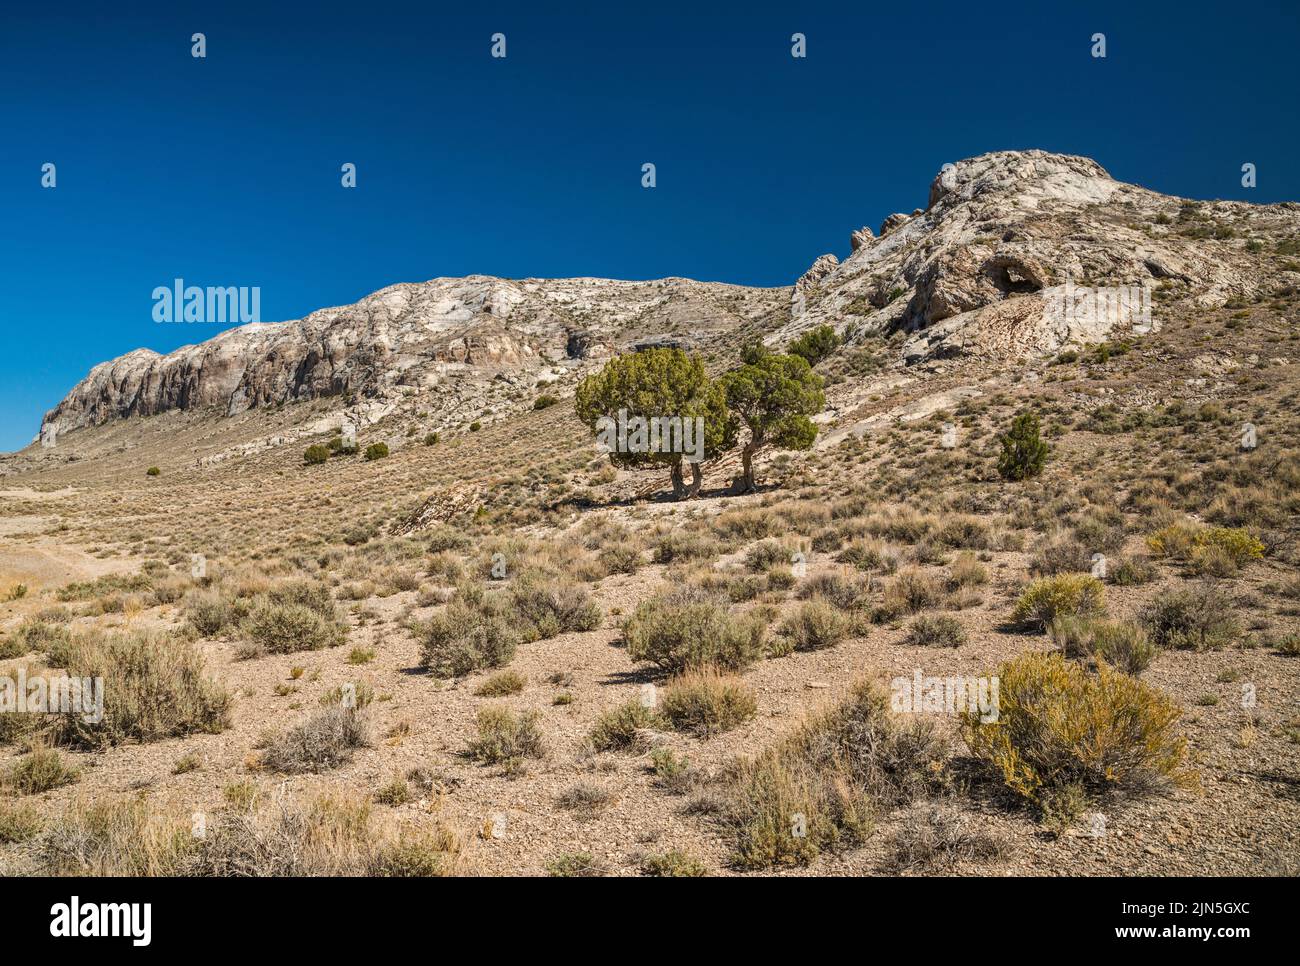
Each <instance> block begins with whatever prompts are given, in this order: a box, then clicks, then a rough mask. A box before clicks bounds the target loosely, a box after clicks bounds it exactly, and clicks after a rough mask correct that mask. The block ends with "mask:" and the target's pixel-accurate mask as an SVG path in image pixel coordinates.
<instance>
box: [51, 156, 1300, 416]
mask: <svg viewBox="0 0 1300 966" xmlns="http://www.w3.org/2000/svg"><path fill="white" fill-rule="evenodd" d="M925 201H926V206H925V208H924V209H922V208H917V209H915V210H914V211H913V212H912V213H911V214H903V213H897V214H891V215H889V216H888V217H886V218H884V220H883V222H882V223H881V225H880V227H879V229H878V231H873V230H872V229H871V228H869V227H863V228H860V229H858V230H856V231H854V232H852V234H851V236H850V253H849V254H848V256H847V257H846V258H845V259H844V260H843V261H840V260H839V258H838V257H837V256H836V255H834V254H826V255H822V256H821V257H819V258H817V259H816V260H815V261H814V262H813V264H812V266H811V267H810V268H809V269H808V271H807V272H805V273H804V274H803V276H802V277H800V278H799V279H798V281H797V282H796V283H795V284H794V286H793V287H790V288H777V289H753V288H746V287H743V286H734V285H724V284H714V283H702V282H694V281H690V280H687V279H661V280H657V281H648V282H624V281H613V280H609V279H595V278H577V279H560V280H542V279H525V280H519V281H514V280H507V279H500V278H491V277H487V276H470V277H468V278H460V279H449V278H440V279H434V280H433V281H429V282H424V283H420V284H402V285H394V286H392V287H390V288H386V289H383V290H382V291H379V292H376V293H374V294H373V295H370V296H368V297H366V298H364V299H362V300H361V301H360V302H357V303H356V304H355V305H349V306H344V307H340V308H328V309H321V310H320V311H317V312H313V313H312V314H311V315H309V316H307V317H306V318H304V319H299V320H296V321H291V322H281V323H274V324H265V323H254V324H250V325H245V326H241V327H239V328H235V329H231V330H229V331H227V332H224V333H222V334H221V335H219V336H217V337H216V338H213V339H210V340H208V341H207V342H203V343H200V344H198V345H193V346H186V347H184V348H181V349H178V350H176V351H175V352H172V353H169V354H167V355H159V354H157V353H155V352H151V351H149V350H147V349H138V350H136V351H134V352H131V353H128V354H126V355H124V356H121V357H120V358H118V359H114V360H112V361H110V362H105V363H103V364H101V365H99V366H96V367H95V368H94V369H92V370H91V372H90V374H89V375H88V376H87V377H86V378H85V379H83V380H82V381H81V382H80V383H78V384H77V385H76V386H75V387H74V388H73V390H72V391H71V392H70V393H69V394H68V396H67V397H66V398H65V399H64V400H63V401H62V402H61V403H59V405H58V406H57V407H55V409H54V410H52V411H51V412H50V413H49V414H47V416H46V417H45V420H44V423H43V425H42V433H43V434H51V435H53V436H55V437H57V436H58V435H61V434H63V433H65V432H67V431H69V430H74V429H78V428H81V427H85V426H94V425H99V424H102V423H105V422H107V421H109V420H113V419H118V418H122V417H128V416H134V415H150V414H155V413H160V412H164V411H167V410H197V409H202V410H211V411H212V412H214V413H218V414H223V415H233V414H236V413H239V412H242V411H244V410H248V409H252V408H254V407H263V406H272V405H278V404H282V403H287V402H293V401H297V400H304V399H315V398H320V397H338V398H339V399H340V400H342V401H343V402H344V404H345V405H346V406H347V407H349V409H350V412H351V414H352V415H353V416H354V417H355V418H359V419H361V420H363V421H373V420H375V419H378V418H382V417H383V416H384V415H386V414H387V413H389V412H391V411H392V410H393V409H394V408H395V407H396V406H399V405H401V403H402V400H404V399H409V398H410V397H412V396H423V398H424V399H425V400H429V399H431V398H433V399H436V400H437V405H436V406H433V407H432V408H436V409H440V410H446V411H447V412H448V413H449V414H454V415H455V417H456V418H466V417H470V418H474V417H476V416H477V415H491V414H492V413H493V412H496V411H500V410H501V409H502V408H503V407H506V406H507V405H508V403H507V400H508V399H510V398H514V399H516V400H519V399H520V393H519V392H518V391H517V390H518V389H519V388H520V387H533V386H535V385H537V384H538V383H547V382H554V381H557V380H563V378H564V377H565V376H566V375H568V374H574V373H577V372H581V371H582V370H583V369H584V363H587V362H591V363H593V364H594V363H595V362H597V361H598V360H599V359H601V358H603V357H605V356H606V355H608V354H609V353H611V352H615V351H619V350H621V349H625V348H633V347H636V346H637V345H642V344H655V343H656V342H659V343H663V342H665V341H667V342H673V343H678V342H680V341H682V340H683V339H685V340H693V342H692V344H695V345H700V344H701V343H702V342H707V341H708V340H709V339H710V338H711V337H716V338H719V339H725V338H726V337H728V336H730V337H731V338H732V341H735V340H737V339H738V338H740V337H741V335H742V334H743V335H744V337H751V336H752V334H754V333H766V336H767V340H768V341H769V342H770V343H772V344H784V342H785V341H787V340H788V339H790V338H791V337H793V336H795V335H798V334H799V333H800V332H803V331H806V330H807V329H810V328H812V327H815V326H817V325H822V324H829V325H833V326H834V327H835V328H836V329H837V331H840V332H841V333H844V334H845V335H846V341H848V342H850V343H852V342H853V341H856V340H859V339H863V338H868V337H871V336H878V335H895V334H897V333H903V336H904V338H902V340H901V343H900V352H899V354H898V355H899V358H898V359H897V360H896V361H898V362H899V363H906V364H912V363H915V362H918V361H921V360H925V359H930V358H935V357H944V358H948V357H953V356H959V355H973V356H989V357H995V358H1000V359H1005V358H1015V357H1018V356H1024V355H1033V354H1039V355H1041V354H1043V353H1048V352H1055V351H1058V350H1059V349H1060V348H1061V347H1062V346H1063V345H1066V344H1069V343H1087V342H1095V341H1101V340H1104V339H1106V338H1109V337H1111V336H1112V335H1113V334H1114V333H1115V332H1116V330H1121V331H1123V332H1129V331H1133V332H1136V333H1138V334H1141V333H1142V332H1144V331H1149V330H1150V329H1151V328H1152V327H1154V326H1157V325H1158V324H1159V322H1158V319H1159V316H1160V314H1161V313H1160V311H1159V306H1160V305H1164V306H1168V305H1169V304H1170V303H1173V304H1177V303H1186V304H1189V305H1192V306H1200V307H1212V306H1216V305H1222V304H1224V303H1225V302H1227V301H1228V300H1230V299H1234V298H1235V299H1249V298H1253V297H1255V296H1256V295H1257V294H1259V292H1260V291H1262V290H1264V289H1265V288H1267V287H1268V286H1270V285H1272V284H1274V283H1275V282H1276V281H1277V279H1275V278H1273V277H1271V276H1270V277H1267V278H1266V277H1265V274H1264V273H1263V272H1262V271H1261V268H1260V264H1261V263H1260V261H1259V259H1258V258H1257V257H1256V256H1255V255H1254V254H1252V252H1251V250H1250V248H1249V244H1248V242H1247V240H1246V236H1247V235H1249V236H1250V237H1252V238H1256V237H1270V236H1271V237H1277V236H1279V235H1289V234H1293V233H1294V232H1295V230H1296V228H1297V226H1300V210H1298V209H1297V206H1296V205H1293V204H1286V205H1270V206H1257V205H1249V204H1244V203H1239V202H1191V201H1185V200H1183V199H1179V198H1175V197H1170V196H1167V195H1162V194H1158V193H1156V192H1154V191H1149V190H1147V189H1144V188H1139V187H1136V186H1133V185H1128V184H1123V183H1121V182H1118V181H1115V180H1114V179H1113V178H1111V177H1110V175H1109V174H1107V172H1106V171H1105V170H1104V169H1103V168H1102V167H1101V165H1099V164H1097V163H1096V162H1095V161H1092V160H1090V159H1088V158H1082V157H1073V156H1067V155H1057V154H1048V153H1046V152H1043V151H1004V152H998V153H994V154H987V155H983V156H981V157H978V158H973V159H970V160H967V161H961V162H958V163H956V164H949V165H945V166H944V167H943V169H942V170H941V171H940V172H939V173H938V175H937V176H936V177H935V178H934V179H933V181H932V182H931V183H930V185H929V191H928V195H927V197H926V198H925ZM1243 229H1244V230H1243ZM1291 282H1292V283H1296V282H1300V275H1297V276H1296V277H1295V278H1294V279H1291ZM1099 287H1107V288H1110V289H1120V290H1124V291H1129V292H1133V293H1135V295H1136V298H1134V299H1130V298H1125V299H1122V300H1120V302H1119V303H1118V304H1117V305H1115V306H1112V307H1111V308H1109V309H1106V308H1105V307H1104V306H1103V309H1104V310H1103V311H1096V310H1095V306H1093V307H1092V310H1083V311H1080V310H1078V305H1077V304H1076V303H1078V302H1079V300H1078V298H1077V294H1078V291H1079V290H1080V289H1082V290H1084V291H1085V292H1086V291H1087V290H1088V289H1089V288H1099ZM1085 302H1086V300H1085ZM1153 302H1154V303H1157V304H1156V305H1153ZM424 405H425V406H426V407H428V406H429V405H430V404H429V403H428V402H426V403H424Z"/></svg>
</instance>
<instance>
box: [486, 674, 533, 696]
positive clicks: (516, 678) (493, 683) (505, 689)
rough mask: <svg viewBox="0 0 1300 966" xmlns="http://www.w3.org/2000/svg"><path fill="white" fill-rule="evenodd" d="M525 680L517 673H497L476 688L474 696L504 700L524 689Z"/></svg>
mask: <svg viewBox="0 0 1300 966" xmlns="http://www.w3.org/2000/svg"><path fill="white" fill-rule="evenodd" d="M527 683H528V682H527V680H526V679H525V678H524V676H523V675H522V674H520V673H519V672H517V671H498V672H497V673H496V674H494V675H492V676H491V677H490V678H488V679H487V680H486V681H484V682H483V683H482V684H480V685H479V686H478V687H477V688H475V689H474V694H475V695H476V696H477V697H480V698H504V697H506V696H507V695H511V694H518V693H519V692H520V691H522V690H523V689H524V686H525V685H526V684H527Z"/></svg>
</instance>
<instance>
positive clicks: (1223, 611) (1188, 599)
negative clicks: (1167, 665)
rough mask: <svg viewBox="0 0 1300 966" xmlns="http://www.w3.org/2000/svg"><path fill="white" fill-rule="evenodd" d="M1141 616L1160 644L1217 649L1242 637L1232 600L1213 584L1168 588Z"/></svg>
mask: <svg viewBox="0 0 1300 966" xmlns="http://www.w3.org/2000/svg"><path fill="white" fill-rule="evenodd" d="M1139 619H1140V621H1141V623H1142V625H1143V627H1145V628H1146V630H1147V633H1148V634H1149V635H1150V636H1151V640H1152V641H1153V642H1154V643H1155V644H1157V645H1158V646H1160V647H1169V648H1186V649H1189V650H1195V651H1206V650H1215V649H1217V648H1220V647H1225V646H1227V645H1228V644H1231V643H1232V642H1233V641H1234V640H1236V639H1237V638H1238V637H1240V636H1241V625H1240V624H1239V623H1238V621H1237V618H1236V615H1235V613H1234V608H1233V604H1232V599H1231V598H1230V597H1228V596H1227V595H1226V594H1224V593H1223V592H1222V591H1220V590H1218V589H1216V588H1214V587H1210V586H1203V587H1200V588H1198V589H1196V590H1194V591H1193V590H1172V591H1166V592H1165V593H1163V594H1160V595H1159V596H1157V597H1156V598H1155V599H1154V600H1153V601H1151V603H1150V604H1148V605H1147V606H1146V607H1145V608H1143V610H1142V612H1141V614H1140V617H1139Z"/></svg>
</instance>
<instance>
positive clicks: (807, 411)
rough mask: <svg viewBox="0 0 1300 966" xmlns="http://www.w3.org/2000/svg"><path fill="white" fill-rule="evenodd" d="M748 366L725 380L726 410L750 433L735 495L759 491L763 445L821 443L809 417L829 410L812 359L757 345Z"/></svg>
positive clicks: (746, 356) (784, 446)
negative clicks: (756, 478)
mask: <svg viewBox="0 0 1300 966" xmlns="http://www.w3.org/2000/svg"><path fill="white" fill-rule="evenodd" d="M742 359H743V361H744V364H743V365H741V366H740V367H739V368H738V369H733V370H732V371H731V372H728V373H727V374H726V375H725V376H723V377H722V383H723V385H724V386H725V387H726V393H727V405H728V406H729V407H730V408H731V409H732V411H734V412H735V414H736V415H737V416H739V417H740V419H741V420H742V421H743V422H744V423H745V426H746V428H748V429H749V439H748V440H747V441H746V443H745V446H744V448H743V449H742V450H741V467H742V469H741V477H740V479H739V480H737V487H736V489H737V491H738V492H740V493H748V492H751V491H753V489H754V488H755V485H756V484H755V481H754V456H755V454H757V453H758V451H759V450H761V449H762V448H763V447H764V446H775V447H777V448H779V449H809V448H811V447H812V444H813V440H814V439H816V438H817V427H816V426H815V425H813V422H812V420H811V419H810V418H809V417H810V416H814V415H816V414H817V413H819V412H821V410H822V407H823V406H825V405H826V396H825V394H824V393H823V392H822V378H821V376H819V375H817V374H816V373H815V372H813V371H812V367H811V366H809V365H808V360H807V359H804V358H803V357H801V356H797V355H781V354H778V353H774V352H771V351H769V350H768V349H766V348H764V347H763V346H762V345H761V344H756V345H753V346H750V347H748V348H746V349H745V351H744V353H743V354H742Z"/></svg>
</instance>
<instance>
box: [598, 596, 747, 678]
mask: <svg viewBox="0 0 1300 966" xmlns="http://www.w3.org/2000/svg"><path fill="white" fill-rule="evenodd" d="M765 630H766V624H765V622H764V621H763V619H762V617H761V616H760V615H758V614H755V613H750V614H744V615H733V614H732V613H731V612H730V610H729V609H728V605H727V603H726V601H725V600H724V599H722V598H719V597H717V596H714V595H713V594H710V593H708V592H707V591H702V590H700V589H699V588H696V587H691V586H686V587H680V588H677V589H675V590H670V591H668V592H667V593H664V594H660V595H658V596H656V597H651V598H649V599H648V600H644V601H642V602H641V603H640V604H639V605H638V606H637V609H636V611H635V612H634V613H633V614H632V616H631V617H629V618H628V619H627V621H625V622H624V625H623V637H624V640H625V641H626V642H627V654H628V657H630V658H631V659H632V660H633V661H647V662H649V663H651V664H654V665H656V666H658V667H660V668H662V669H663V670H666V671H683V670H686V669H687V668H692V667H701V666H703V665H706V664H709V665H715V666H717V667H719V668H725V669H727V670H731V671H738V670H743V669H744V668H746V667H749V666H750V665H751V664H753V663H754V662H755V661H757V660H759V658H761V657H762V656H763V642H764V632H765Z"/></svg>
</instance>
